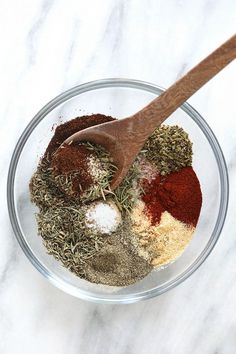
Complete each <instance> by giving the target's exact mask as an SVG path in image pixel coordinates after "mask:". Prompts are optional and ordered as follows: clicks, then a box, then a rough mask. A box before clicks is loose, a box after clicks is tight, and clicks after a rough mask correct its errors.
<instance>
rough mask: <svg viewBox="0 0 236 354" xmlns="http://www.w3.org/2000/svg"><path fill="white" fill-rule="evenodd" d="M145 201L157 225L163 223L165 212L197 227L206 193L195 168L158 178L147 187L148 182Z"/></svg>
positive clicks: (149, 213) (183, 169) (144, 196)
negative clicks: (203, 192) (202, 188)
mask: <svg viewBox="0 0 236 354" xmlns="http://www.w3.org/2000/svg"><path fill="white" fill-rule="evenodd" d="M142 199H143V201H144V202H145V204H146V212H147V214H148V215H149V216H150V217H151V220H152V223H153V224H156V223H158V222H159V221H160V218H161V214H162V212H163V211H165V210H166V211H168V212H169V213H170V214H171V215H172V216H173V217H174V218H176V219H178V220H180V221H182V222H183V223H185V224H188V225H193V226H196V224H197V221H198V218H199V214H200V210H201V205H202V193H201V188H200V184H199V181H198V178H197V176H196V174H195V172H194V170H193V169H192V167H185V168H182V169H181V170H180V171H178V172H173V173H170V174H169V175H168V176H164V177H161V176H159V175H157V176H156V178H155V179H153V180H152V181H151V182H150V183H146V186H145V183H144V195H143V197H142Z"/></svg>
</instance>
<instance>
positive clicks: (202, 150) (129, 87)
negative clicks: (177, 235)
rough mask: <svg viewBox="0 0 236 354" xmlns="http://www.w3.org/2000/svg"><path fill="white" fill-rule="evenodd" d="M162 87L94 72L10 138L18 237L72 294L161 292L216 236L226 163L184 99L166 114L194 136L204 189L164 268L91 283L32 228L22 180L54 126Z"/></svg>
mask: <svg viewBox="0 0 236 354" xmlns="http://www.w3.org/2000/svg"><path fill="white" fill-rule="evenodd" d="M162 91H163V90H162V89H161V88H159V87H158V86H156V85H153V84H149V83H145V82H141V81H137V80H125V79H124V80H123V79H106V80H98V81H93V82H89V83H86V84H83V85H79V86H76V87H74V88H72V89H70V90H68V91H66V92H65V93H62V94H61V95H59V96H57V97H56V98H54V99H53V100H52V101H51V102H49V103H48V104H47V105H46V106H44V107H43V108H42V109H41V110H40V111H39V113H38V114H36V116H35V117H34V118H33V119H32V121H31V122H30V123H29V125H28V126H27V127H26V129H25V130H24V132H23V134H22V135H21V137H20V139H19V141H18V143H17V145H16V148H15V150H14V153H13V156H12V160H11V164H10V168H9V175H8V186H7V198H8V207H9V214H10V220H11V223H12V227H13V229H14V232H15V235H16V238H17V240H18V242H19V244H20V246H21V247H22V249H23V251H24V252H25V254H26V256H27V257H28V258H29V260H30V261H31V262H32V264H33V265H34V266H35V267H36V268H37V269H38V271H39V272H41V273H42V274H43V275H44V276H45V277H46V278H47V279H48V280H49V281H50V282H51V283H53V284H54V285H56V286H57V287H58V288H60V289H62V290H64V291H65V292H67V293H69V294H71V295H74V296H76V297H79V298H81V299H86V300H90V301H96V302H101V303H131V302H136V301H140V300H143V299H148V298H151V297H154V296H157V295H160V294H162V293H164V292H166V291H167V290H170V289H172V288H174V287H175V286H177V285H178V284H180V283H181V282H182V281H184V280H185V279H187V278H188V277H189V276H190V275H191V274H192V273H193V272H194V271H195V270H196V269H197V268H198V267H199V266H200V265H201V264H202V263H203V262H204V260H205V259H206V258H207V256H208V255H209V254H210V252H211V251H212V249H213V247H214V245H215V244H216V242H217V240H218V238H219V235H220V232H221V229H222V227H223V224H224V220H225V216H226V211H227V204H228V193H229V191H228V176H227V169H226V165H225V161H224V157H223V154H222V151H221V149H220V146H219V144H218V142H217V140H216V138H215V136H214V134H213V133H212V131H211V129H210V128H209V126H208V125H207V123H206V122H205V121H204V119H203V118H202V117H201V116H200V114H199V113H198V112H197V111H196V110H195V109H194V108H192V107H191V106H190V105H189V104H188V103H185V104H183V106H182V107H181V108H180V109H178V110H177V111H176V112H175V113H174V114H172V115H171V117H170V118H169V119H168V120H167V121H166V123H167V124H178V125H180V126H182V127H183V128H184V129H185V130H186V131H187V132H188V133H189V135H190V138H191V140H192V141H193V150H194V158H193V167H194V169H195V171H196V173H197V175H198V178H199V180H200V183H201V188H202V193H203V205H202V210H201V215H200V219H199V223H198V225H197V230H196V232H195V234H194V237H193V239H192V241H191V242H190V244H189V245H188V247H187V248H186V250H185V252H184V253H183V255H182V256H181V257H180V258H178V259H177V260H176V261H175V262H174V263H172V264H170V265H169V266H168V267H166V268H164V269H161V270H158V271H152V272H151V273H150V274H149V275H148V276H147V277H145V278H144V279H143V280H142V281H140V282H138V283H136V284H134V285H131V286H127V287H124V288H115V287H108V286H103V285H96V284H92V283H89V282H87V281H85V280H82V279H80V278H78V277H76V276H75V275H74V274H72V273H71V272H69V271H68V270H67V269H65V268H63V267H62V266H61V264H60V263H59V262H57V261H56V260H55V259H54V258H53V257H52V256H49V255H48V254H47V253H46V249H45V248H44V246H43V244H42V241H41V238H40V237H39V236H38V234H37V225H36V220H35V213H36V211H37V208H36V207H35V206H34V205H33V204H32V203H31V202H30V195H29V186H28V185H29V180H30V177H31V176H32V174H33V173H34V171H35V170H36V167H37V164H38V161H39V158H40V156H42V154H43V153H44V151H45V149H46V147H47V144H48V142H49V140H50V139H51V137H52V135H53V131H52V126H53V125H54V124H58V123H62V122H65V121H67V120H69V119H71V118H74V117H76V116H81V115H85V114H92V113H104V114H106V115H111V116H113V117H117V118H122V117H126V116H129V115H131V114H133V113H134V112H136V111H138V110H140V109H141V108H142V107H143V106H145V105H146V104H147V103H148V102H150V101H151V100H152V99H154V98H155V97H156V96H157V95H159V94H160V93H161V92H162Z"/></svg>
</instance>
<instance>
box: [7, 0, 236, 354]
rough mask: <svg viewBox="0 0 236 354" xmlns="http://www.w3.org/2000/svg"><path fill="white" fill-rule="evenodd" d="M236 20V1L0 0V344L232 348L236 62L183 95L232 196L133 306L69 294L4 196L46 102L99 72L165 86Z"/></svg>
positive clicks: (214, 352)
mask: <svg viewBox="0 0 236 354" xmlns="http://www.w3.org/2000/svg"><path fill="white" fill-rule="evenodd" d="M235 28H236V2H235V0H198V1H194V0H167V1H161V0H146V1H143V0H103V1H96V0H87V1H82V0H71V1H64V0H58V1H53V0H33V1H32V0H22V1H17V0H2V1H1V12H0V29H1V30H0V37H1V41H0V43H1V57H0V63H1V65H0V71H1V75H0V77H1V95H0V97H1V105H0V111H1V114H0V123H1V125H0V126H1V128H0V141H1V149H0V181H1V183H0V192H1V198H0V210H1V213H0V225H1V247H0V353H1V354H13V353H14V354H18V353H20V354H21V353H24V354H41V353H44V354H52V353H57V354H77V353H81V354H103V353H106V354H118V353H122V354H146V353H150V354H152V353H153V354H154V353H155V354H156V353H162V354H172V353H177V354H189V353H192V354H199V353H201V354H231V353H232V354H235V352H236V311H235V310H236V272H235V269H234V266H235V257H236V243H235V242H236V241H235V239H236V232H235V218H236V208H235V202H236V199H235V198H236V197H235V196H233V195H236V139H235V138H236V104H235V102H236V62H234V63H232V64H231V65H230V66H229V67H227V68H226V69H225V70H224V71H223V72H222V73H220V74H219V75H218V76H217V77H216V78H215V79H214V80H213V81H211V82H210V83H208V84H207V85H206V86H205V87H204V88H203V89H202V90H201V91H200V92H199V93H197V94H196V95H195V96H194V97H192V98H191V99H190V100H189V101H190V103H191V104H192V105H193V106H194V107H195V108H196V109H197V110H198V111H199V112H200V113H201V114H202V115H203V116H204V117H205V119H206V120H207V122H208V123H209V124H210V126H211V127H212V129H213V131H214V133H215V134H216V136H217V138H218V140H219V142H220V144H221V146H222V149H223V152H224V154H225V158H226V161H227V165H228V169H229V176H230V185H231V198H230V204H229V212H228V216H227V219H226V223H225V226H224V229H223V232H222V235H221V238H220V240H219V242H218V244H217V246H216V247H215V249H214V250H213V252H212V254H211V255H210V256H209V258H208V259H207V260H206V262H205V263H204V264H203V265H202V266H201V267H200V269H199V270H198V271H197V272H196V273H195V274H194V275H192V276H191V278H189V279H188V280H187V281H185V282H184V283H183V284H181V285H180V286H179V287H177V288H175V289H174V290H172V291H170V292H168V293H166V294H164V295H162V296H161V297H159V298H156V299H153V300H149V301H146V302H142V303H136V304H133V305H98V304H93V303H88V302H85V301H81V300H78V299H76V298H73V297H72V296H69V295H67V294H65V293H63V292H62V291H60V290H58V289H57V288H55V287H54V286H53V285H51V284H49V283H48V281H47V280H46V279H44V278H43V277H42V276H41V275H40V274H39V273H38V272H37V271H36V270H35V269H34V268H33V266H32V265H31V264H30V262H29V261H28V260H27V258H26V257H25V255H24V254H23V252H22V250H21V249H20V247H19V246H18V244H17V242H16V240H15V237H14V234H13V231H12V229H11V225H10V222H9V218H8V212H7V205H6V177H7V171H8V164H9V161H10V157H11V154H12V151H13V148H14V145H15V143H16V141H17V139H18V137H19V135H20V134H21V132H22V131H23V129H24V128H25V126H26V124H27V123H28V122H29V121H30V120H31V118H32V117H33V115H34V114H35V113H37V111H38V110H39V109H40V108H41V107H42V106H43V105H44V104H45V103H47V101H49V100H50V99H51V98H53V97H54V96H56V95H57V94H59V93H61V92H62V91H64V90H66V89H68V88H70V87H72V86H74V85H77V84H80V83H84V82H87V81H90V80H94V79H99V78H106V77H127V78H136V79H140V80H145V81H150V82H153V83H156V84H159V85H160V86H163V87H168V85H170V84H171V83H172V82H174V81H175V80H176V79H177V78H178V77H180V75H181V74H182V73H184V72H186V70H188V69H189V68H190V67H191V66H193V65H194V64H195V63H197V61H199V60H200V59H201V58H203V57H204V56H205V55H206V54H208V53H209V52H210V51H211V50H213V49H214V48H215V47H217V46H218V45H219V44H221V42H223V41H224V40H226V39H227V38H228V37H229V36H231V35H232V34H233V33H234V32H235ZM222 119H224V127H223V126H222V123H221V120H222Z"/></svg>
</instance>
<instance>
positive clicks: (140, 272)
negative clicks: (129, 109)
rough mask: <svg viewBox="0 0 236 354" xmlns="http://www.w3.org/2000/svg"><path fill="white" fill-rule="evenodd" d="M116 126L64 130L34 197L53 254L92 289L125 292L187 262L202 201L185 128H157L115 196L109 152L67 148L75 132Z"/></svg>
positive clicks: (97, 120)
mask: <svg viewBox="0 0 236 354" xmlns="http://www.w3.org/2000/svg"><path fill="white" fill-rule="evenodd" d="M112 120H114V118H112V117H108V116H105V115H101V114H95V115H91V116H83V117H78V118H75V119H72V120H70V121H68V122H66V123H64V124H61V125H59V126H58V127H57V128H56V130H55V133H54V136H53V138H52V139H51V141H50V143H49V145H48V147H47V149H46V151H45V154H44V156H43V157H42V159H41V160H40V162H39V165H38V168H37V171H36V172H35V173H34V175H33V176H32V178H31V181H30V193H31V200H32V202H33V203H35V204H36V205H37V206H38V208H39V211H38V213H37V223H38V232H39V235H40V236H41V237H42V240H43V243H44V245H45V247H46V249H47V252H48V253H49V254H51V255H52V256H54V257H55V258H56V259H57V260H58V261H60V262H61V263H62V264H63V265H64V266H65V267H66V268H67V269H69V270H70V271H72V272H73V273H75V274H76V275H77V276H79V277H81V278H83V279H86V280H88V281H90V282H93V283H99V284H105V285H110V286H127V285H130V284H133V283H135V282H137V281H139V280H141V279H142V278H144V277H145V276H146V275H148V274H149V273H150V272H151V271H152V270H153V269H154V268H155V267H160V266H163V265H167V264H169V263H171V262H173V261H174V260H175V259H176V258H177V257H179V256H180V255H181V253H182V252H183V251H184V249H185V247H186V246H187V244H188V243H189V241H190V240H191V238H192V234H193V232H194V231H195V228H196V225H197V221H198V218H199V214H200V210H201V204H202V195H201V189H200V184H199V181H198V178H197V176H196V174H195V172H194V170H193V168H192V143H191V141H190V139H189V137H188V134H187V133H186V132H185V131H184V130H183V129H182V128H181V127H178V126H167V125H163V126H161V127H159V128H158V129H156V130H155V131H154V133H153V134H152V135H151V136H150V138H149V139H148V140H147V142H146V144H145V146H144V148H143V150H142V151H141V152H140V154H139V155H138V156H137V158H136V160H135V161H134V163H133V165H132V167H131V168H130V171H129V173H128V175H127V176H126V178H125V179H124V181H123V182H122V184H121V185H120V186H119V187H118V188H117V189H116V190H114V191H111V189H110V182H111V180H112V177H113V175H114V173H115V171H116V166H115V165H114V163H113V161H112V159H111V157H110V156H109V153H108V152H107V151H106V150H105V149H104V148H103V147H101V146H99V145H94V144H90V143H82V144H74V143H72V144H70V145H66V146H65V145H63V146H61V144H62V143H63V141H64V140H65V139H66V138H68V137H69V136H70V135H72V134H74V133H75V132H77V131H80V130H82V129H85V128H88V127H90V126H93V125H96V124H101V123H104V122H109V121H112ZM60 146H61V147H60Z"/></svg>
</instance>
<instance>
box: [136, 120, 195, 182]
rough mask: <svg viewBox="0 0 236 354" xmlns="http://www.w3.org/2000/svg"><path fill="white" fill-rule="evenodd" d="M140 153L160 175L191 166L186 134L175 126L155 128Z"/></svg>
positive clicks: (190, 153)
mask: <svg viewBox="0 0 236 354" xmlns="http://www.w3.org/2000/svg"><path fill="white" fill-rule="evenodd" d="M142 151H143V153H144V155H145V156H146V158H147V159H148V160H149V161H150V162H152V163H153V164H154V165H155V166H156V167H157V169H158V170H159V172H160V174H161V175H167V174H169V173H170V172H174V171H178V170H180V169H181V168H183V167H186V166H191V164H192V155H193V152H192V143H191V141H190V139H189V137H188V134H187V133H186V132H185V131H184V130H183V129H182V128H180V127H178V126H177V125H174V126H169V125H162V126H160V127H159V128H157V129H156V130H155V131H154V133H153V134H152V135H151V136H150V137H149V139H148V140H147V141H146V143H145V145H144V148H143V150H142Z"/></svg>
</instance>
